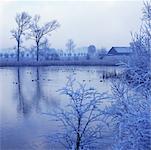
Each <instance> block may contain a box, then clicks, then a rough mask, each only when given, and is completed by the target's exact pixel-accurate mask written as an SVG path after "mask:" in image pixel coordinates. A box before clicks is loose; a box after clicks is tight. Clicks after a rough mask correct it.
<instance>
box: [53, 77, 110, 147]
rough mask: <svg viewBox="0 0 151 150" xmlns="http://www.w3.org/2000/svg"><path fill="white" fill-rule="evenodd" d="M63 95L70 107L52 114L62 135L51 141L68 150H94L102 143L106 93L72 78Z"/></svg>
mask: <svg viewBox="0 0 151 150" xmlns="http://www.w3.org/2000/svg"><path fill="white" fill-rule="evenodd" d="M60 92H61V93H62V94H65V95H66V96H67V97H69V104H68V105H67V106H65V107H64V109H63V108H60V107H59V108H57V110H56V109H55V113H53V114H51V115H53V116H54V117H55V121H59V122H60V123H61V125H62V127H63V132H60V133H57V134H56V135H55V136H53V137H52V139H53V140H55V142H59V143H61V144H62V145H63V146H64V147H65V148H66V149H74V150H80V149H92V148H93V149H95V148H96V147H97V146H98V145H99V144H100V140H101V138H102V131H103V127H104V125H105V124H104V123H103V117H102V116H103V114H102V110H101V108H102V107H101V106H103V104H102V102H103V101H104V100H105V99H107V97H106V95H105V93H98V92H97V91H96V90H95V89H93V88H87V87H86V84H80V83H78V82H76V80H75V79H74V78H73V77H68V82H67V84H66V86H65V87H64V88H63V89H61V90H60ZM104 132H105V131H104ZM97 148H98V147H97Z"/></svg>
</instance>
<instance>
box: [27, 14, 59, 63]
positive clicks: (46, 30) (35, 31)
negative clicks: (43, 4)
mask: <svg viewBox="0 0 151 150" xmlns="http://www.w3.org/2000/svg"><path fill="white" fill-rule="evenodd" d="M39 20H40V16H39V15H35V17H34V19H33V20H32V23H31V25H30V33H29V34H28V38H29V39H33V40H34V41H35V43H36V50H37V61H38V60H39V49H40V45H41V44H42V43H43V40H45V37H46V36H48V35H50V33H51V32H52V31H54V30H56V29H57V28H58V27H59V23H58V22H57V20H52V21H50V22H47V23H45V24H44V25H42V26H40V25H39Z"/></svg>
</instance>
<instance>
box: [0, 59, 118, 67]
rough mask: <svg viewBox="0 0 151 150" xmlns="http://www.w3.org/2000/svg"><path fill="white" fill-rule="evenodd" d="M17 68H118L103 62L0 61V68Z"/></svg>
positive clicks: (110, 63)
mask: <svg viewBox="0 0 151 150" xmlns="http://www.w3.org/2000/svg"><path fill="white" fill-rule="evenodd" d="M19 66H118V64H117V63H115V62H112V61H111V62H103V61H90V60H87V61H59V60H57V61H39V62H37V61H20V62H16V61H1V62H0V67H19Z"/></svg>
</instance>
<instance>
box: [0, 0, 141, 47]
mask: <svg viewBox="0 0 151 150" xmlns="http://www.w3.org/2000/svg"><path fill="white" fill-rule="evenodd" d="M0 7H1V8H0V11H1V12H0V49H2V48H11V47H14V46H15V44H16V43H15V40H14V39H11V34H10V30H11V29H13V28H15V26H16V24H15V20H14V18H15V15H16V13H19V12H22V11H26V12H28V13H29V14H31V15H32V16H34V15H35V14H40V16H41V23H45V22H46V21H49V20H51V19H57V20H58V22H59V23H60V25H61V27H60V28H58V29H57V30H56V31H54V32H53V33H52V36H51V37H49V42H50V43H51V46H52V47H54V48H63V49H64V48H65V43H66V42H67V40H68V39H70V38H72V39H73V40H74V41H75V43H76V45H77V47H83V46H88V45H90V44H94V45H96V47H97V48H101V47H106V48H110V47H112V46H128V44H129V42H130V41H131V35H130V31H133V32H135V31H138V29H139V27H140V24H141V21H140V20H141V17H142V12H141V11H142V7H143V2H142V0H125V1H124V0H118V1H114V0H108V1H107V0H106V1H44V2H42V1H38V2H36V1H26V2H25V1H22V2H19V1H15V2H14V1H13V2H10V1H9V2H8V1H6V2H1V4H0ZM24 44H25V43H24ZM33 44H34V43H33V42H31V41H28V42H26V47H30V46H31V45H33Z"/></svg>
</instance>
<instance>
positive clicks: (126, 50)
mask: <svg viewBox="0 0 151 150" xmlns="http://www.w3.org/2000/svg"><path fill="white" fill-rule="evenodd" d="M111 49H114V50H115V51H116V52H118V53H132V52H133V51H132V49H131V48H130V47H112V48H111Z"/></svg>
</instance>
